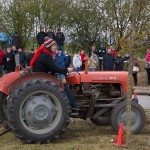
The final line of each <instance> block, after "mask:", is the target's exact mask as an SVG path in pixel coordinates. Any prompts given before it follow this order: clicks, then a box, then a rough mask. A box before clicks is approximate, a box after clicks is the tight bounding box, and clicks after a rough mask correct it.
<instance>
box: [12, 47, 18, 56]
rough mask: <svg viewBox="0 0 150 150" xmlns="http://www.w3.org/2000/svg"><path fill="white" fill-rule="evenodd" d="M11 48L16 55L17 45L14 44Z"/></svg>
mask: <svg viewBox="0 0 150 150" xmlns="http://www.w3.org/2000/svg"><path fill="white" fill-rule="evenodd" d="M11 50H12V53H13V54H14V55H15V54H16V53H17V52H18V51H17V49H16V46H15V45H13V46H12V48H11Z"/></svg>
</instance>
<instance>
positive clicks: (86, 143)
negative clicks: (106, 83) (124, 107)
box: [0, 112, 150, 150]
mask: <svg viewBox="0 0 150 150" xmlns="http://www.w3.org/2000/svg"><path fill="white" fill-rule="evenodd" d="M147 114H148V115H147V116H148V117H147V122H146V126H145V128H144V129H143V131H142V132H141V134H140V135H133V136H132V143H131V145H130V147H128V148H125V149H130V150H149V149H150V137H149V135H150V113H149V112H148V113H147ZM115 138H116V133H115V132H114V131H113V129H112V128H111V127H110V126H96V125H94V124H93V123H91V122H90V121H86V120H81V119H71V123H70V125H69V126H68V127H67V131H66V132H65V133H64V134H63V135H62V137H61V138H60V139H58V140H56V141H55V142H53V143H50V144H42V145H39V144H24V143H22V142H21V141H20V140H19V139H17V138H16V137H14V135H13V134H12V133H7V134H5V135H3V136H1V137H0V150H119V149H122V148H118V147H116V146H114V144H113V142H111V141H110V140H112V139H115Z"/></svg>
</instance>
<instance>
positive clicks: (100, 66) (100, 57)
mask: <svg viewBox="0 0 150 150" xmlns="http://www.w3.org/2000/svg"><path fill="white" fill-rule="evenodd" d="M105 54H106V48H105V47H104V46H103V45H102V46H101V47H100V49H99V50H98V53H97V55H98V58H99V69H100V70H103V57H104V55H105Z"/></svg>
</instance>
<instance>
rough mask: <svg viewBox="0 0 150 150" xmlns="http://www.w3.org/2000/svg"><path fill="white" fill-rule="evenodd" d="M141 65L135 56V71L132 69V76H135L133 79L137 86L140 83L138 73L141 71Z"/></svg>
mask: <svg viewBox="0 0 150 150" xmlns="http://www.w3.org/2000/svg"><path fill="white" fill-rule="evenodd" d="M140 70H141V69H140V64H139V61H138V59H137V58H136V57H135V56H134V57H133V69H132V71H133V72H132V76H133V79H134V85H135V86H137V82H138V79H137V74H138V72H139V71H140Z"/></svg>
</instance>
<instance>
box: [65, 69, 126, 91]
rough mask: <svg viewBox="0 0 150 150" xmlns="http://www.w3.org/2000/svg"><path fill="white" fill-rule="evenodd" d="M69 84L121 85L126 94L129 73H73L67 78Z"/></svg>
mask: <svg viewBox="0 0 150 150" xmlns="http://www.w3.org/2000/svg"><path fill="white" fill-rule="evenodd" d="M66 80H67V83H68V84H81V83H85V82H87V83H99V84H100V83H120V84H121V85H122V86H123V88H124V92H126V91H127V81H128V72H126V71H94V72H88V73H87V74H85V72H83V71H81V72H79V73H71V74H70V75H68V76H67V78H66Z"/></svg>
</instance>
